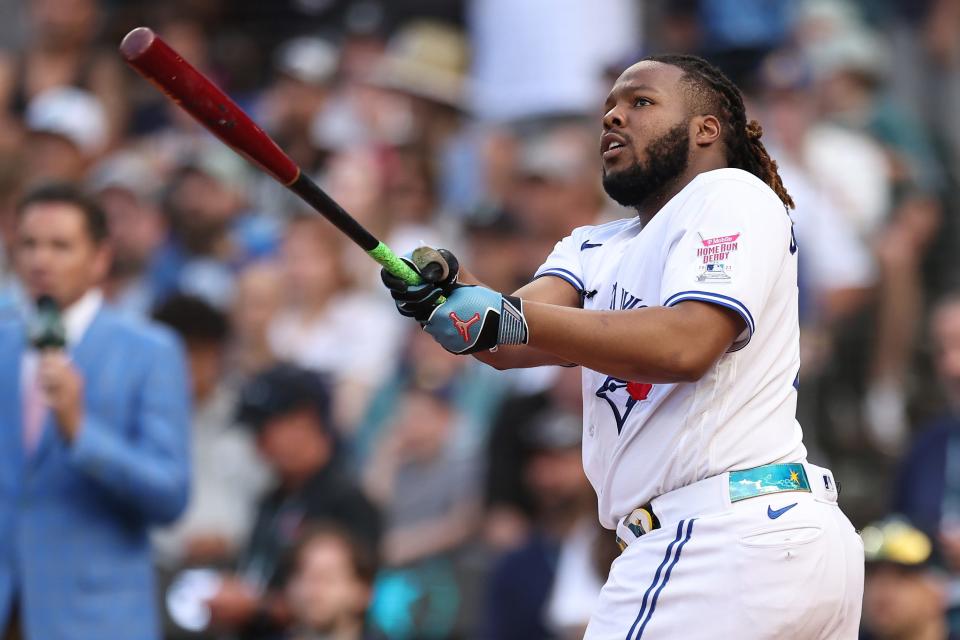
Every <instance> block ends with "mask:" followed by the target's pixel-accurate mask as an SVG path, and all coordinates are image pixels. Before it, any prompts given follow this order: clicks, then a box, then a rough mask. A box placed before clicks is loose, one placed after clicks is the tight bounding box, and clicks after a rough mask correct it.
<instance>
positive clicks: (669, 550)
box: [627, 520, 683, 640]
mask: <svg viewBox="0 0 960 640" xmlns="http://www.w3.org/2000/svg"><path fill="white" fill-rule="evenodd" d="M682 536H683V520H681V521H680V523H679V524H678V525H677V537H676V538H674V539H673V542H671V543H670V545H669V546H667V551H666V553H664V554H663V561H662V562H661V563H660V566H659V567H657V572H656V573H654V574H653V582H651V583H650V586H649V587H647V591H646V593H644V594H643V602H642V603H641V604H640V613H638V614H637V619H636V620H634V621H633V625H631V627H630V631H629V632H627V640H630V638H632V637H633V630H634V629H636V628H637V625H638V624H640V619H641V618H643V614H644V612H645V611H646V610H647V598H648V597H649V596H650V592H651V591H653V589H654V587H656V586H657V583H658V582H659V581H660V572H661V571H663V568H664V567H665V566H666V565H667V563H668V562H669V561H670V554H671V553H672V552H673V545H675V544H677V542H679V541H680V538H681V537H682Z"/></svg>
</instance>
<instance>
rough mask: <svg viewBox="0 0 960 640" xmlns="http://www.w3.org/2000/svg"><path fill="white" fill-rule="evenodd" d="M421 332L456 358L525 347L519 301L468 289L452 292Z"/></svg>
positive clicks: (525, 323) (526, 331)
mask: <svg viewBox="0 0 960 640" xmlns="http://www.w3.org/2000/svg"><path fill="white" fill-rule="evenodd" d="M423 328H424V329H425V330H426V332H427V333H429V334H430V335H431V336H433V338H434V340H436V341H437V342H439V343H440V345H441V346H442V347H443V348H444V349H446V350H447V351H449V352H450V353H457V354H467V353H476V352H477V351H484V350H488V349H493V348H494V347H496V346H497V345H501V344H527V338H528V334H529V332H528V330H527V321H526V318H524V317H523V301H521V300H520V298H517V297H514V296H504V295H503V294H501V293H497V292H496V291H491V290H490V289H487V288H486V287H478V286H468V285H459V286H457V287H456V288H454V289H453V291H451V292H450V295H449V296H447V300H446V302H444V303H443V304H441V305H440V306H438V307H437V308H436V309H434V310H433V313H432V314H430V318H429V319H428V320H427V322H426V323H425V324H424V326H423Z"/></svg>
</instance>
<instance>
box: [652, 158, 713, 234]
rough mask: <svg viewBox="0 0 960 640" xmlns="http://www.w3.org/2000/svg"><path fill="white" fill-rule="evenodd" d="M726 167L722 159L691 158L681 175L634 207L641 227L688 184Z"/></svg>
mask: <svg viewBox="0 0 960 640" xmlns="http://www.w3.org/2000/svg"><path fill="white" fill-rule="evenodd" d="M726 166H727V163H726V161H725V160H724V159H723V158H720V157H714V156H713V155H710V156H707V155H703V156H693V157H691V158H690V162H689V164H688V165H687V168H686V169H685V170H684V172H683V173H681V174H680V175H679V176H678V177H677V178H676V179H674V180H672V181H671V182H669V183H667V184H665V185H664V187H663V188H662V189H660V190H659V191H657V192H656V193H653V194H651V195H650V197H648V198H647V199H646V200H644V201H643V202H642V203H641V204H639V205H637V206H636V207H635V208H636V211H637V215H638V216H639V217H640V222H641V223H642V224H643V226H647V224H649V222H650V221H651V220H652V219H653V216H655V215H657V212H658V211H660V210H661V209H663V207H664V206H665V205H666V204H667V203H668V202H670V201H671V200H672V199H673V197H674V196H675V195H677V194H678V193H680V192H681V191H683V188H684V187H686V186H687V185H688V184H690V182H691V181H692V180H693V179H694V178H696V177H697V176H698V175H700V174H701V173H706V172H707V171H713V170H714V169H723V168H724V167H726Z"/></svg>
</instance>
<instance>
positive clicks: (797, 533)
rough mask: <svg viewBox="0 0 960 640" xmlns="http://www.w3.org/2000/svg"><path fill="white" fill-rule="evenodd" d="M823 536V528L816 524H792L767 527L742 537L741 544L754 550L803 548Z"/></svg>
mask: <svg viewBox="0 0 960 640" xmlns="http://www.w3.org/2000/svg"><path fill="white" fill-rule="evenodd" d="M822 535H823V527H821V526H820V525H818V524H815V523H803V522H800V523H797V522H791V523H789V524H787V523H784V524H782V525H771V526H766V527H763V528H760V529H757V530H755V531H751V532H750V533H747V534H745V535H743V536H741V537H740V544H741V545H743V546H745V547H748V548H754V549H777V548H781V547H782V548H784V549H786V548H791V547H801V546H803V545H806V544H810V543H811V542H815V541H816V540H817V539H819V538H820V537H821V536H822Z"/></svg>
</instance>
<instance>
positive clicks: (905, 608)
mask: <svg viewBox="0 0 960 640" xmlns="http://www.w3.org/2000/svg"><path fill="white" fill-rule="evenodd" d="M860 535H861V536H862V537H863V547H864V554H865V556H866V561H867V567H866V576H865V580H864V590H863V627H864V630H865V633H864V634H863V635H862V636H861V638H862V640H934V639H942V640H953V639H954V638H957V637H958V636H956V635H954V634H952V633H950V632H949V629H948V628H947V620H946V616H945V611H946V585H945V583H944V580H943V577H942V575H940V573H939V572H938V571H937V570H936V568H935V567H934V566H933V565H932V563H931V550H932V546H931V544H930V539H929V538H927V536H926V535H924V534H923V533H922V532H920V531H918V530H917V529H914V528H913V527H912V526H910V524H908V523H907V522H905V521H903V520H899V519H894V518H890V519H887V520H885V521H882V522H877V523H873V524H871V525H868V526H867V527H864V529H863V531H862V532H861V534H860Z"/></svg>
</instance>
